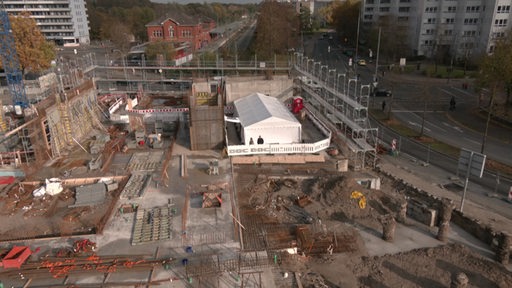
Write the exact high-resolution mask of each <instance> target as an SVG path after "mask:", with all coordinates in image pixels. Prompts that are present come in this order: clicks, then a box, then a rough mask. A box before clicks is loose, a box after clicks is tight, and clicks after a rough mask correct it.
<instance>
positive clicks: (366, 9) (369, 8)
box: [364, 7, 373, 12]
mask: <svg viewBox="0 0 512 288" xmlns="http://www.w3.org/2000/svg"><path fill="white" fill-rule="evenodd" d="M364 11H365V12H373V7H366V8H364Z"/></svg>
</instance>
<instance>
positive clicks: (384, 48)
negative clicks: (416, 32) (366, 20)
mask: <svg viewBox="0 0 512 288" xmlns="http://www.w3.org/2000/svg"><path fill="white" fill-rule="evenodd" d="M379 28H380V29H381V38H380V47H379V57H380V58H381V59H384V60H385V62H392V61H395V60H396V59H397V58H399V57H405V56H408V53H407V51H408V45H407V39H408V35H407V27H405V26H404V25H401V24H400V23H399V22H398V19H397V18H396V17H394V16H392V15H386V16H380V17H379V19H378V21H377V22H376V23H375V24H374V25H373V28H372V30H371V32H370V33H369V35H368V38H369V40H370V43H371V46H372V47H375V50H374V51H375V52H377V51H376V49H377V42H378V34H379V32H378V31H379ZM397 53H406V54H405V55H404V54H402V55H398V54H397Z"/></svg>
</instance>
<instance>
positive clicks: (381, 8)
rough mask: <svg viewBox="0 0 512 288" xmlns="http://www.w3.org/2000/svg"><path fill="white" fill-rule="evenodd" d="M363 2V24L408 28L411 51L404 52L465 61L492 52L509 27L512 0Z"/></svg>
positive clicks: (367, 0) (381, 0)
mask: <svg viewBox="0 0 512 288" xmlns="http://www.w3.org/2000/svg"><path fill="white" fill-rule="evenodd" d="M361 1H362V12H361V14H362V18H361V19H362V21H363V23H364V24H376V25H379V23H382V22H381V21H382V19H383V18H385V17H388V23H390V22H391V23H393V25H398V26H402V27H405V28H406V30H405V31H407V43H408V44H409V47H410V49H411V50H410V51H403V52H404V53H406V52H409V55H410V54H416V55H425V56H433V55H435V54H436V53H438V52H439V51H444V52H448V53H450V55H452V57H456V58H463V57H473V56H477V55H481V54H484V53H492V51H493V49H494V47H495V44H496V41H497V40H498V39H500V38H502V37H504V36H505V33H506V31H507V30H509V27H510V12H511V11H510V6H511V5H512V0H361ZM389 19H390V20H389ZM382 36H383V37H395V35H382ZM404 56H407V55H404Z"/></svg>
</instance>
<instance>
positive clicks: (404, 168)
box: [378, 155, 512, 234]
mask: <svg viewBox="0 0 512 288" xmlns="http://www.w3.org/2000/svg"><path fill="white" fill-rule="evenodd" d="M378 166H379V168H380V169H381V170H382V171H383V172H385V173H388V174H389V175H392V176H394V177H396V178H399V179H403V180H404V181H405V182H407V183H410V184H411V185H413V186H415V187H417V188H419V189H421V190H423V191H425V192H427V193H429V194H431V195H433V196H435V197H438V198H447V199H451V200H453V202H454V204H455V205H456V208H455V209H457V210H460V203H461V199H462V191H451V190H448V189H447V188H445V186H447V185H448V184H450V183H453V181H452V180H451V177H454V176H455V175H453V174H452V173H449V172H447V171H444V170H443V169H441V168H438V167H435V166H428V165H427V166H424V165H422V164H421V163H418V162H414V161H411V158H407V156H406V155H399V156H396V157H394V156H389V155H384V156H382V161H381V163H380V164H379V165H378ZM461 190H462V189H461ZM493 192H494V191H491V190H489V189H486V188H485V187H482V186H480V185H477V184H474V183H472V182H471V181H470V182H469V184H468V188H467V192H466V198H465V201H464V210H463V211H464V214H465V215H467V216H468V217H470V218H473V219H479V220H480V221H482V223H485V224H486V225H488V226H489V227H492V228H493V229H495V230H496V231H504V232H508V233H510V234H512V203H509V202H507V201H504V200H505V199H502V198H496V197H494V193H493Z"/></svg>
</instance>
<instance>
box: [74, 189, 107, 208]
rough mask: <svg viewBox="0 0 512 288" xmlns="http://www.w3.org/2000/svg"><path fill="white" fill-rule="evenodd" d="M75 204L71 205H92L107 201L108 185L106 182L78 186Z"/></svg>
mask: <svg viewBox="0 0 512 288" xmlns="http://www.w3.org/2000/svg"><path fill="white" fill-rule="evenodd" d="M75 191H76V193H75V199H76V201H75V204H73V205H71V206H70V207H81V206H92V205H97V204H101V203H103V202H104V201H105V197H106V195H107V187H106V186H105V183H95V184H90V185H83V186H80V187H77V188H76V190H75Z"/></svg>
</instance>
